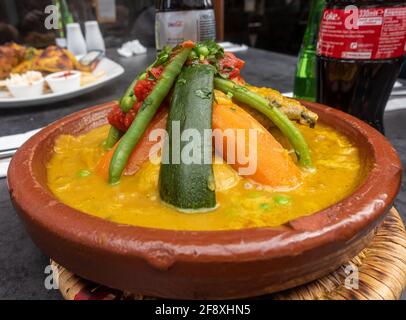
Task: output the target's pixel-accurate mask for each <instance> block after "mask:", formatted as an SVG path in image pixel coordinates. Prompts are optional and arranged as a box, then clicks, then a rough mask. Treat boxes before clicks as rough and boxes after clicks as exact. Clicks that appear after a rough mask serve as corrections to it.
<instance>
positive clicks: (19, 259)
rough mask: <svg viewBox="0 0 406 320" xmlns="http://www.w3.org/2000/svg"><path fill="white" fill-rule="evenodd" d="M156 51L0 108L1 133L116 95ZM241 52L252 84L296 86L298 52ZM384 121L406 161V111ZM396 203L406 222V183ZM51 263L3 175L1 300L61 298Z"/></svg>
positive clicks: (280, 87) (21, 129) (0, 192)
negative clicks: (62, 93)
mask: <svg viewBox="0 0 406 320" xmlns="http://www.w3.org/2000/svg"><path fill="white" fill-rule="evenodd" d="M154 54H155V52H154V51H153V50H150V51H148V54H147V55H143V56H138V57H132V58H121V57H119V56H118V55H117V53H116V51H115V50H108V52H107V56H108V57H110V58H112V59H113V60H115V61H116V62H118V63H119V64H121V65H122V66H123V67H124V69H125V70H126V72H125V74H124V75H122V76H121V77H120V78H119V79H117V80H114V81H113V82H111V83H110V84H108V85H107V86H105V87H103V88H100V89H98V90H97V91H94V92H92V93H88V94H86V95H83V96H81V97H77V98H73V99H70V100H67V101H62V102H58V103H54V104H50V105H45V106H37V107H32V108H19V109H9V110H4V109H0V136H3V135H10V134H16V133H22V132H26V131H28V130H31V129H36V128H39V127H42V126H45V125H47V124H49V123H50V122H52V121H55V120H57V119H59V118H61V117H63V116H65V115H68V114H70V113H72V112H75V111H78V110H81V109H84V108H87V107H90V106H94V105H96V104H99V103H102V102H106V101H110V100H113V99H117V98H118V97H119V96H120V95H121V94H122V92H123V90H124V89H125V88H126V86H127V85H128V83H130V81H132V79H133V78H134V76H135V75H136V74H138V73H139V72H140V71H142V69H144V68H145V66H147V65H149V64H150V63H151V62H152V61H153V59H154ZM237 55H238V56H239V57H241V58H242V59H244V60H245V61H246V62H247V65H248V66H249V68H246V69H245V70H244V72H243V75H244V77H245V79H246V80H247V81H248V82H249V83H252V84H255V85H258V86H270V87H273V88H275V89H277V90H280V91H282V92H287V91H292V85H293V75H294V71H295V64H296V57H292V56H287V55H282V54H277V53H273V52H267V51H262V50H256V49H249V50H248V51H246V52H241V53H238V54H237ZM385 124H386V131H387V133H386V134H387V137H388V138H389V140H390V141H391V142H392V143H393V145H394V146H395V148H396V149H397V150H398V152H399V153H400V156H401V158H402V162H403V163H404V164H405V163H406V125H405V124H406V110H403V111H392V112H388V113H387V114H386V116H385ZM396 206H397V208H398V209H399V211H400V212H401V213H402V214H403V218H404V220H405V221H406V214H405V213H406V182H404V183H403V185H402V190H401V193H400V194H399V196H398V199H397V201H396ZM48 264H49V259H48V257H46V256H44V255H43V254H42V253H41V251H40V250H39V249H38V248H37V247H35V245H34V244H33V243H32V241H31V240H30V238H29V237H28V235H27V233H26V232H25V230H24V229H23V226H22V224H21V223H20V221H19V220H18V218H17V216H16V214H15V211H14V209H13V207H12V205H11V203H10V200H9V195H8V191H7V185H6V180H5V179H0V299H61V295H60V294H59V291H58V290H47V289H46V288H45V285H44V282H45V279H46V277H47V276H48V274H47V273H46V272H45V268H46V266H47V265H48ZM404 296H405V295H404ZM404 298H405V297H404Z"/></svg>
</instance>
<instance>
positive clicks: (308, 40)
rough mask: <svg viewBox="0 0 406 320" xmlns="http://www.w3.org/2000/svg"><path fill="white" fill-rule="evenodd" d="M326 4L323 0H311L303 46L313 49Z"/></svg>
mask: <svg viewBox="0 0 406 320" xmlns="http://www.w3.org/2000/svg"><path fill="white" fill-rule="evenodd" d="M325 6H326V1H325V0H313V1H312V4H311V8H310V14H309V19H308V22H307V27H306V31H305V35H304V39H303V46H304V47H305V48H307V49H309V50H315V49H316V46H317V39H318V36H319V28H320V21H321V18H322V15H323V11H324V8H325Z"/></svg>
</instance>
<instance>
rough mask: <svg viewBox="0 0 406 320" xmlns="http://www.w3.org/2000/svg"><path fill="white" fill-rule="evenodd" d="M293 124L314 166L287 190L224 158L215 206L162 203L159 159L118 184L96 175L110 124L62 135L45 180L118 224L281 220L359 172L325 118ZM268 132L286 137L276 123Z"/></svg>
mask: <svg viewBox="0 0 406 320" xmlns="http://www.w3.org/2000/svg"><path fill="white" fill-rule="evenodd" d="M298 127H299V128H300V130H301V131H302V133H303V134H304V136H305V138H306V140H307V141H308V144H309V147H310V149H311V152H312V156H313V161H314V164H315V168H316V170H315V172H313V173H310V172H304V173H303V175H304V178H303V183H302V185H300V186H299V187H298V188H297V189H295V190H291V191H289V192H277V191H272V190H267V189H266V188H263V187H262V186H260V185H255V184H254V183H252V182H251V181H249V180H247V179H245V178H241V177H239V176H238V175H237V174H236V173H235V172H234V170H233V169H231V167H229V166H228V165H226V164H215V165H214V172H215V180H216V196H217V202H218V208H217V209H215V210H214V211H211V212H207V213H182V212H179V211H177V210H175V209H174V208H171V207H169V206H167V205H165V204H164V203H162V202H161V201H160V199H159V191H158V176H159V165H154V164H152V163H150V162H149V161H148V162H146V163H145V164H144V165H143V167H142V168H141V170H140V171H138V172H137V173H136V174H135V175H134V176H124V177H122V179H121V182H120V183H119V184H117V185H109V184H108V183H107V182H106V181H105V180H104V179H103V178H102V177H100V176H98V175H97V174H96V170H95V169H96V166H97V164H98V162H99V160H100V158H101V156H102V155H103V154H104V152H105V151H104V150H103V147H102V143H103V140H104V139H105V137H106V135H107V132H108V127H107V126H103V127H100V128H96V129H94V130H91V131H90V132H88V133H86V134H84V135H81V136H77V137H74V136H70V135H62V136H60V137H59V138H58V139H57V141H56V144H55V147H54V155H53V156H52V158H51V160H50V162H49V163H48V166H47V170H48V185H49V188H50V190H51V191H52V192H53V193H54V194H55V196H56V197H57V198H58V199H59V200H60V201H62V202H64V203H65V204H67V205H69V206H71V207H73V208H76V209H78V210H80V211H83V212H85V213H88V214H90V215H93V216H97V217H100V218H103V219H107V220H110V221H113V222H117V223H122V224H128V225H135V226H144V227H152V228H161V229H173V230H228V229H240V228H251V227H265V226H280V225H282V224H284V223H286V222H288V221H290V220H292V219H295V218H298V217H301V216H306V215H309V214H312V213H314V212H317V211H319V210H322V209H324V208H327V207H329V206H331V205H332V204H334V203H337V202H338V201H340V200H342V199H343V198H345V197H347V196H348V195H350V194H351V193H352V192H353V191H354V189H355V188H356V186H357V185H358V184H359V183H360V181H361V180H362V178H363V175H364V174H363V173H362V172H363V171H364V170H363V169H362V168H363V166H364V164H363V162H362V160H361V157H360V153H359V150H358V149H357V148H356V147H355V146H354V145H353V144H352V143H351V141H350V140H349V139H348V138H347V137H345V136H344V135H342V134H340V133H338V132H336V131H335V130H333V129H332V128H330V127H327V126H325V125H323V124H318V125H317V126H316V128H315V129H310V128H307V127H305V126H301V125H298ZM272 133H273V134H274V135H275V137H277V138H278V139H279V140H280V141H281V142H282V143H283V144H285V145H286V143H284V141H283V140H284V139H283V138H282V137H281V136H280V134H279V133H278V132H277V131H276V130H272ZM287 147H288V146H287ZM275 170H277V168H276V169H275Z"/></svg>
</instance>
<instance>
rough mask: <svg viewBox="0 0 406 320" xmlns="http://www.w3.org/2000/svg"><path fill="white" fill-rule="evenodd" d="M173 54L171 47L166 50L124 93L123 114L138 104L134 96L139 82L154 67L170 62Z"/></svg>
mask: <svg viewBox="0 0 406 320" xmlns="http://www.w3.org/2000/svg"><path fill="white" fill-rule="evenodd" d="M171 52H172V49H171V48H170V47H167V48H164V50H163V51H162V52H161V53H160V54H159V55H158V57H157V58H156V60H155V61H154V63H153V64H151V65H150V66H149V67H148V68H147V69H146V70H145V71H144V72H142V73H141V74H139V75H138V76H137V77H136V78H135V79H134V80H133V81H132V82H131V84H130V86H129V87H128V88H127V90H126V91H125V92H124V94H123V96H122V98H121V99H120V108H121V110H122V111H123V112H128V111H130V110H131V108H132V107H133V105H134V103H135V102H137V97H136V96H135V94H134V87H135V85H136V84H137V81H138V80H140V79H145V77H146V75H147V73H148V71H149V70H151V69H152V68H153V67H157V66H159V65H161V64H164V63H166V62H167V61H168V59H169V56H170V54H171Z"/></svg>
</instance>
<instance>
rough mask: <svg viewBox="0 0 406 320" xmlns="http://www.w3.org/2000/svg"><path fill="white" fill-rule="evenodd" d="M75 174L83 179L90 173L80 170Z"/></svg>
mask: <svg viewBox="0 0 406 320" xmlns="http://www.w3.org/2000/svg"><path fill="white" fill-rule="evenodd" d="M77 174H78V176H79V177H81V178H84V177H87V176H90V174H91V172H90V171H88V170H84V169H83V170H80V171H79V172H78V173H77Z"/></svg>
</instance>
